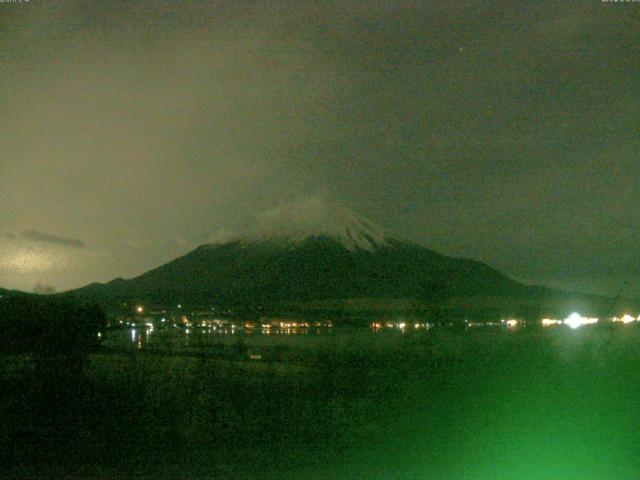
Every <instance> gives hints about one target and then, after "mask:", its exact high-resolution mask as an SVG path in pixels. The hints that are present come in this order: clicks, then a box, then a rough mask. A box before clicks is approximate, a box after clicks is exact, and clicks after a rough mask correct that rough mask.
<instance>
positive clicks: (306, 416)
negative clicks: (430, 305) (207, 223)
mask: <svg viewBox="0 0 640 480" xmlns="http://www.w3.org/2000/svg"><path fill="white" fill-rule="evenodd" d="M389 335H392V334H389ZM329 345H330V344H329ZM639 355H640V329H639V328H638V327H636V326H632V325H628V326H620V327H618V326H615V327H613V326H588V327H582V328H580V329H578V330H571V329H569V328H567V327H564V326H561V327H555V328H550V329H541V328H532V329H526V330H522V329H521V330H516V331H508V330H506V329H494V330H492V329H478V330H475V331H469V330H467V331H453V330H450V329H432V330H430V331H424V332H411V333H409V332H408V333H406V334H393V335H392V336H390V337H389V341H388V346H387V348H369V346H368V345H367V344H366V342H361V341H354V342H353V343H351V344H350V343H346V344H345V343H341V346H340V348H337V347H336V348H331V346H326V345H325V346H324V347H322V348H318V349H316V350H313V351H306V352H304V353H300V354H299V355H298V356H297V358H302V359H303V360H304V361H301V362H299V363H289V362H282V361H273V362H268V361H257V362H251V361H246V360H233V359H219V358H208V357H206V356H201V357H189V356H168V355H165V356H161V355H150V354H145V353H144V352H139V353H136V352H131V353H126V354H125V353H123V354H114V353H109V354H106V353H98V354H90V355H86V356H83V355H76V356H74V355H70V356H69V355H67V356H59V355H53V356H49V357H46V358H45V357H42V356H27V355H4V356H2V357H1V360H2V365H1V367H2V369H1V371H0V379H1V380H0V419H1V420H0V422H1V423H0V452H2V453H1V455H0V458H1V459H2V467H1V468H2V472H0V474H1V475H0V476H2V478H134V477H135V478H140V477H142V478H300V479H303V478H313V479H325V478H326V479H334V478H336V479H337V478H340V479H342V478H350V479H351V478H362V479H372V478H380V479H383V478H384V479H394V478H397V479H418V478H420V479H447V480H449V479H469V480H471V479H473V480H482V479H487V480H489V479H491V480H496V479H509V480H518V479H545V480H547V479H580V480H587V479H614V478H615V479H632V478H638V476H639V475H640V456H639V455H638V454H639V453H640V362H639V358H640V357H639Z"/></svg>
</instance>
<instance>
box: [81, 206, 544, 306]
mask: <svg viewBox="0 0 640 480" xmlns="http://www.w3.org/2000/svg"><path fill="white" fill-rule="evenodd" d="M296 208H297V210H296ZM531 291H532V290H531V287H527V286H524V285H522V284H520V283H518V282H516V281H514V280H511V279H509V278H508V277H506V276H505V275H503V274H501V273H500V272H498V271H496V270H495V269H493V268H491V267H489V266H487V265H485V264H483V263H480V262H476V261H473V260H466V259H458V258H452V257H447V256H445V255H441V254H439V253H437V252H434V251H432V250H429V249H427V248H424V247H422V246H419V245H416V244H414V243H411V242H407V241H403V240H399V239H396V238H394V237H392V236H389V235H387V234H386V233H385V232H384V231H383V230H382V229H381V228H380V227H378V226H377V225H375V224H373V223H372V222H369V221H368V220H366V219H364V218H363V217H360V216H358V215H357V214H355V213H353V212H352V211H350V210H348V209H345V208H341V207H333V206H327V205H326V204H324V203H319V204H311V205H310V206H309V205H307V206H305V208H304V209H302V210H300V208H299V207H295V208H293V207H286V208H283V209H280V210H278V211H276V212H275V213H274V214H270V215H267V216H266V217H265V218H263V219H262V221H261V222H259V224H258V226H257V227H256V228H255V229H254V230H253V231H250V232H248V233H247V234H244V235H241V236H238V237H236V238H234V239H231V240H229V241H227V242H223V243H219V244H209V245H203V246H201V247H198V248H197V249H195V250H194V251H192V252H190V253H188V254H186V255H184V256H182V257H180V258H177V259H175V260H173V261H171V262H169V263H167V264H165V265H162V266H160V267H158V268H155V269H153V270H151V271H149V272H146V273H144V274H143V275H140V276H138V277H135V278H132V279H130V280H123V279H116V280H114V281H112V282H109V283H107V284H104V285H102V284H92V285H88V286H86V287H84V288H82V289H79V290H76V291H74V292H73V293H74V294H75V295H81V296H88V297H92V298H93V299H96V300H102V301H105V302H109V303H112V302H113V303H116V302H129V301H145V302H152V303H156V304H161V305H175V304H177V303H185V304H191V305H199V306H206V305H210V304H236V305H237V304H241V305H283V304H287V303H298V304H299V303H301V302H302V303H304V302H311V301H326V300H344V299H353V298H390V299H394V298H395V299H399V298H413V299H416V300H420V301H422V302H426V303H434V304H436V303H437V304H440V303H442V302H444V301H446V300H447V299H451V298H472V297H479V296H481V297H490V296H491V297H495V296H498V297H519V296H520V297H521V296H526V295H530V294H531Z"/></svg>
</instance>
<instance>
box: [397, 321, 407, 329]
mask: <svg viewBox="0 0 640 480" xmlns="http://www.w3.org/2000/svg"><path fill="white" fill-rule="evenodd" d="M406 326H407V324H406V323H404V322H400V323H399V324H398V328H399V329H404V327H406Z"/></svg>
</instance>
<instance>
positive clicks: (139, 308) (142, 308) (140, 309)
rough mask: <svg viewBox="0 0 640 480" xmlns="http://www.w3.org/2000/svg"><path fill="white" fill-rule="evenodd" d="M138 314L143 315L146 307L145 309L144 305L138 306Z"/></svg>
mask: <svg viewBox="0 0 640 480" xmlns="http://www.w3.org/2000/svg"><path fill="white" fill-rule="evenodd" d="M136 312H138V313H142V312H144V307H143V306H142V305H138V306H137V307H136Z"/></svg>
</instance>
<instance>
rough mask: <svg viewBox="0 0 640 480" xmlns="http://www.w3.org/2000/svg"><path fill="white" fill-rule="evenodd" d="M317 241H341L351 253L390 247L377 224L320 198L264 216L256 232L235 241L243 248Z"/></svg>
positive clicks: (282, 207) (282, 208) (292, 204)
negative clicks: (313, 239)
mask: <svg viewBox="0 0 640 480" xmlns="http://www.w3.org/2000/svg"><path fill="white" fill-rule="evenodd" d="M314 237H327V238H330V239H333V240H335V241H338V242H339V243H340V244H341V245H342V246H344V247H345V248H346V249H348V250H350V251H355V250H358V249H361V250H367V251H373V250H376V249H378V248H382V247H389V246H391V245H390V243H389V240H390V237H389V236H388V235H387V234H385V232H384V230H383V229H382V228H381V227H379V226H378V225H376V224H375V223H373V222H371V221H369V220H367V219H366V218H364V217H362V216H360V215H358V214H357V213H355V212H353V211H352V210H349V209H348V208H345V207H342V206H338V205H335V204H333V203H331V202H328V201H327V200H325V199H323V198H320V197H311V198H309V199H305V200H304V201H298V202H293V203H288V204H284V205H282V206H280V207H277V208H274V209H272V210H269V211H267V212H265V213H264V214H262V215H261V216H260V218H259V221H258V222H257V225H256V228H254V229H252V230H250V231H249V232H248V233H246V234H245V235H240V236H237V237H236V238H235V241H239V242H240V243H242V244H245V245H248V244H254V243H263V242H271V243H278V244H282V245H295V244H299V243H302V242H304V241H306V240H308V239H310V238H314Z"/></svg>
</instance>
